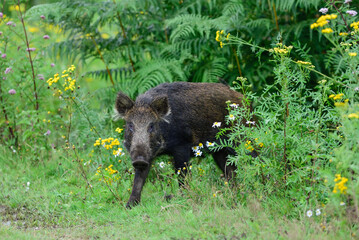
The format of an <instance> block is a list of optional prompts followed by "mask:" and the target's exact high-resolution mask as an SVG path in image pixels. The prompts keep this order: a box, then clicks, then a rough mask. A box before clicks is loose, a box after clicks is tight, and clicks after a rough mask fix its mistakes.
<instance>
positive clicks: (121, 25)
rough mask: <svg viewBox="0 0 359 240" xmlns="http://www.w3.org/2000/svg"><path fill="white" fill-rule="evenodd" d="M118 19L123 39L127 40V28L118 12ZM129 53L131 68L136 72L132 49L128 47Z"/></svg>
mask: <svg viewBox="0 0 359 240" xmlns="http://www.w3.org/2000/svg"><path fill="white" fill-rule="evenodd" d="M113 3H114V4H116V1H115V0H113ZM117 19H118V21H119V23H120V27H121V29H122V35H123V38H124V39H127V36H126V31H125V28H124V26H123V24H122V20H121V17H120V13H119V12H118V11H117ZM127 51H128V59H129V60H130V63H131V67H132V71H133V72H135V65H134V63H133V60H132V57H131V54H130V49H129V47H128V46H127Z"/></svg>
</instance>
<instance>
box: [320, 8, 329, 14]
mask: <svg viewBox="0 0 359 240" xmlns="http://www.w3.org/2000/svg"><path fill="white" fill-rule="evenodd" d="M319 12H321V13H322V14H326V13H327V12H328V8H321V9H319Z"/></svg>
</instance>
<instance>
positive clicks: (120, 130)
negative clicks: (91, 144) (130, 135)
mask: <svg viewBox="0 0 359 240" xmlns="http://www.w3.org/2000/svg"><path fill="white" fill-rule="evenodd" d="M115 131H116V132H117V133H121V132H122V131H123V129H122V128H116V130H115Z"/></svg>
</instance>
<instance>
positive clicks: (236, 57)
mask: <svg viewBox="0 0 359 240" xmlns="http://www.w3.org/2000/svg"><path fill="white" fill-rule="evenodd" d="M231 48H232V51H233V55H234V57H235V59H236V63H237V68H238V73H239V76H241V77H242V70H241V66H240V65H239V59H238V56H237V52H236V50H235V49H234V47H231Z"/></svg>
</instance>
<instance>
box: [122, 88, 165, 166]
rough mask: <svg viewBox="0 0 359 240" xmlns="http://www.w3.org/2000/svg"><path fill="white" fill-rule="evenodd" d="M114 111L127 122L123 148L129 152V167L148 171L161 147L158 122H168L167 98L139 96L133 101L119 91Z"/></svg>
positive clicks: (161, 141) (162, 141)
mask: <svg viewBox="0 0 359 240" xmlns="http://www.w3.org/2000/svg"><path fill="white" fill-rule="evenodd" d="M116 111H117V113H118V114H119V117H121V118H123V119H125V121H126V127H125V141H124V145H125V147H126V149H127V151H128V152H129V153H130V156H131V159H132V165H133V166H134V167H135V168H136V169H146V168H148V167H149V166H150V164H151V161H152V159H153V158H154V157H155V156H156V155H157V154H158V153H159V152H160V151H161V149H162V148H163V146H164V140H163V137H162V134H161V129H160V122H161V121H167V120H166V117H167V116H168V115H169V114H170V108H169V104H168V99H167V97H166V96H158V97H156V98H154V99H151V98H145V97H142V98H141V99H140V100H138V101H136V102H134V101H133V100H132V99H130V98H129V97H128V96H126V95H125V94H123V93H121V92H119V93H118V95H117V99H116Z"/></svg>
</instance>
